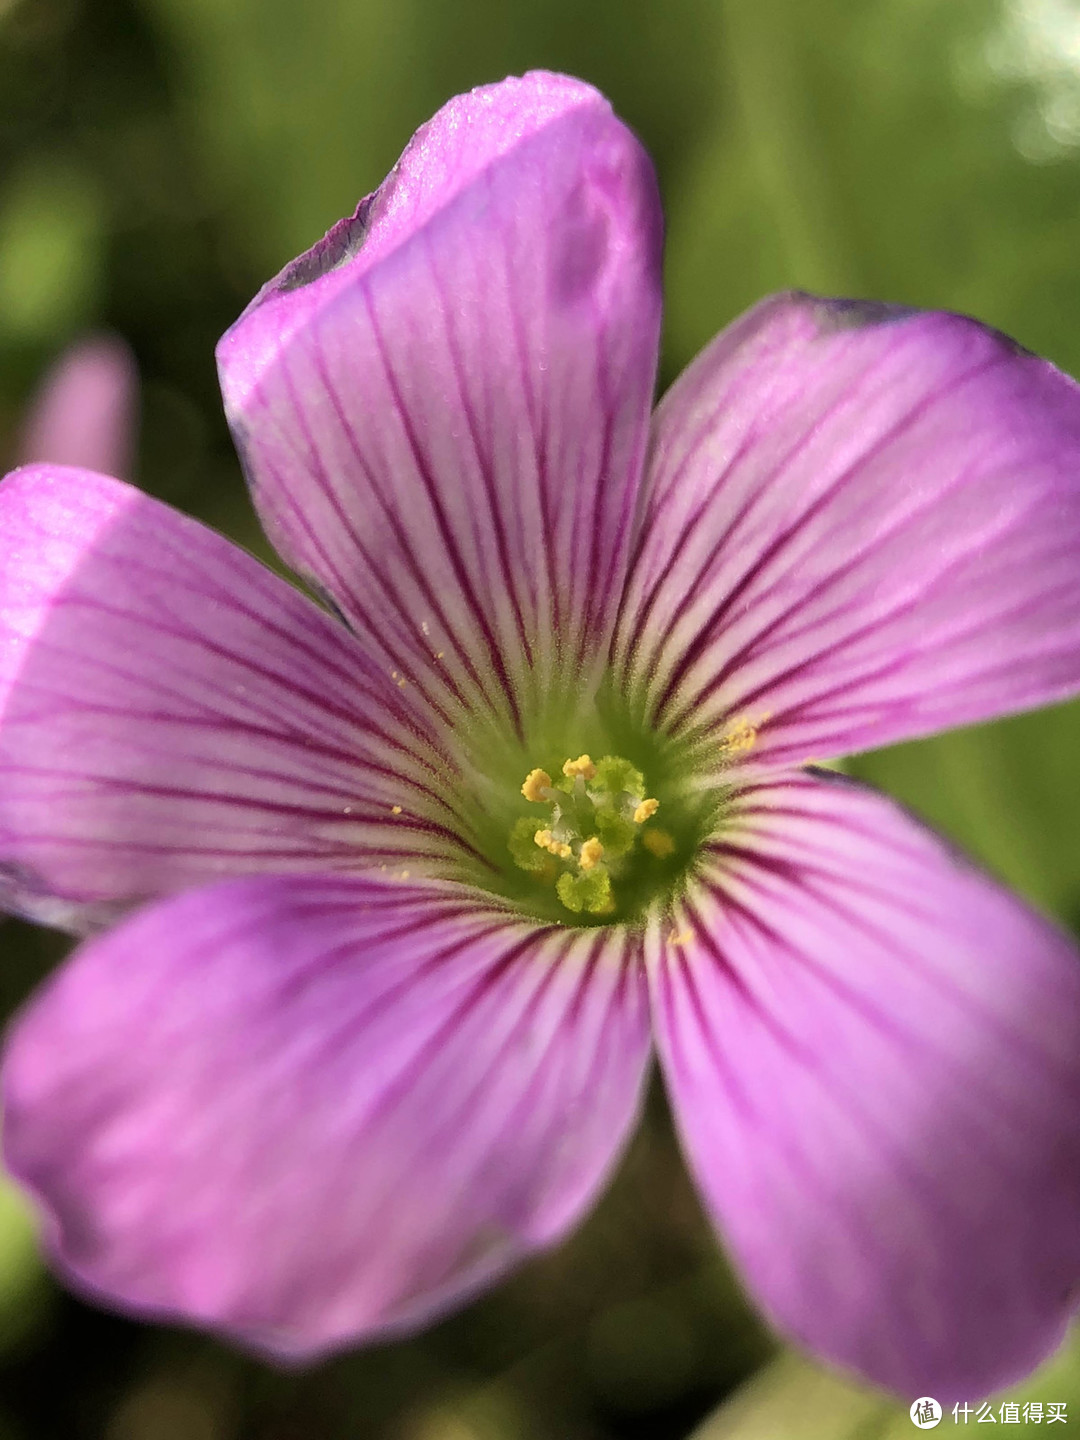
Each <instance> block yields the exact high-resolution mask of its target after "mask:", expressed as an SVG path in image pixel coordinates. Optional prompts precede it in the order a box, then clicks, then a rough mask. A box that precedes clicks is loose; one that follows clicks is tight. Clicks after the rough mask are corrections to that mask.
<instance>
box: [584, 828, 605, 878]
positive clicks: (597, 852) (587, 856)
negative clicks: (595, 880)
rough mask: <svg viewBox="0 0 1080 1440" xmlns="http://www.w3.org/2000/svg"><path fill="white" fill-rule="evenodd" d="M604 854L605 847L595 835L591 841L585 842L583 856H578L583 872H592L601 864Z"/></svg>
mask: <svg viewBox="0 0 1080 1440" xmlns="http://www.w3.org/2000/svg"><path fill="white" fill-rule="evenodd" d="M603 853H604V847H603V845H601V843H600V841H599V840H598V839H597V838H596V836H595V835H594V836H593V837H592V838H591V839H590V840H586V841H584V842H583V844H582V846H581V854H580V855H579V856H578V864H579V865H580V866H581V868H582V869H583V870H592V869H593V867H594V866H596V865H598V864H599V863H600V857H601V855H603Z"/></svg>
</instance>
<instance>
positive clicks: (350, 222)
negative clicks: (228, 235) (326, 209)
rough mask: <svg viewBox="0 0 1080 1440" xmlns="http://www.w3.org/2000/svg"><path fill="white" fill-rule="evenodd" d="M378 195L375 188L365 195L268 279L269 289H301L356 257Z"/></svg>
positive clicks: (369, 224)
mask: <svg viewBox="0 0 1080 1440" xmlns="http://www.w3.org/2000/svg"><path fill="white" fill-rule="evenodd" d="M377 194H378V191H376V192H374V194H371V195H368V196H365V198H364V199H363V200H361V201H360V204H359V205H358V206H357V207H356V213H355V215H347V216H346V217H345V219H344V220H339V221H338V223H337V224H336V225H335V226H333V227H332V228H331V229H330V230H328V231H327V232H326V234H325V235H324V236H323V238H322V239H321V240H320V241H319V243H318V244H317V245H313V246H312V247H311V249H310V250H308V251H306V252H305V253H304V254H303V255H301V256H299V257H298V258H297V259H296V260H293V261H291V262H290V263H289V264H288V265H286V266H285V269H284V270H282V272H281V273H280V275H278V276H277V277H276V278H275V279H274V280H272V281H271V282H270V287H269V288H271V289H273V290H274V291H276V292H278V293H279V294H280V293H287V292H288V291H290V290H300V289H302V288H303V287H304V286H305V285H310V284H312V282H313V281H315V280H321V279H322V277H323V276H324V275H329V273H330V272H331V270H337V269H339V268H340V266H342V265H345V264H347V263H348V262H349V261H350V260H353V259H355V257H356V256H357V255H358V254H359V253H360V250H361V248H362V246H363V244H364V241H365V240H366V239H367V234H368V230H369V229H370V226H371V211H372V207H373V205H374V201H375V197H376V195H377Z"/></svg>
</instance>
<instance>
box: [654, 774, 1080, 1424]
mask: <svg viewBox="0 0 1080 1440" xmlns="http://www.w3.org/2000/svg"><path fill="white" fill-rule="evenodd" d="M673 930H674V931H675V933H676V938H677V941H678V942H679V943H674V942H673V940H672V935H671V933H670V932H669V933H668V934H666V935H662V934H661V933H660V932H659V931H656V932H654V934H653V935H652V937H651V940H650V943H649V956H648V963H649V965H650V969H651V975H652V983H653V998H654V1025H655V1027H656V1032H657V1044H658V1047H659V1050H660V1054H661V1059H662V1063H663V1067H664V1072H665V1074H666V1077H667V1081H668V1085H669V1087H670V1090H671V1093H672V1097H673V1101H674V1106H675V1110H676V1112H677V1118H678V1124H679V1128H680V1130H681V1133H682V1136H683V1140H684V1143H685V1145H686V1148H687V1152H688V1154H689V1157H690V1162H691V1165H692V1167H693V1169H694V1171H695V1173H696V1175H697V1178H698V1181H699V1183H700V1185H701V1187H702V1190H703V1192H704V1194H705V1197H706V1199H707V1201H708V1204H709V1206H710V1208H711V1210H712V1212H713V1214H714V1216H715V1217H716V1221H717V1224H718V1225H719V1226H720V1228H721V1229H722V1231H723V1233H724V1235H725V1236H726V1238H727V1240H728V1242H729V1243H730V1246H731V1249H732V1252H733V1254H734V1256H735V1258H736V1260H737V1261H738V1263H739V1265H740V1266H741V1268H742V1272H743V1274H744V1275H745V1277H746V1281H747V1283H748V1285H749V1287H750V1289H751V1290H752V1291H753V1293H754V1294H755V1295H756V1296H757V1298H758V1299H759V1300H760V1302H761V1304H762V1306H763V1307H764V1309H765V1311H766V1313H767V1314H768V1315H769V1317H770V1318H771V1319H772V1321H773V1322H774V1323H775V1324H776V1326H777V1327H778V1329H780V1330H781V1331H782V1332H783V1333H784V1334H786V1335H788V1336H790V1337H791V1338H792V1339H793V1340H795V1341H796V1342H798V1343H799V1344H801V1345H804V1346H806V1347H807V1348H808V1349H809V1350H811V1351H814V1352H815V1353H817V1354H819V1355H821V1356H824V1357H826V1358H827V1359H830V1360H833V1361H835V1362H837V1363H839V1364H841V1365H844V1366H847V1367H850V1368H851V1369H853V1370H856V1371H858V1372H859V1373H861V1374H862V1375H864V1376H866V1377H868V1378H869V1379H870V1380H872V1381H875V1382H877V1383H879V1384H881V1385H885V1386H887V1387H889V1388H891V1389H893V1390H895V1391H898V1392H899V1393H901V1394H903V1395H906V1396H909V1397H910V1396H916V1395H934V1396H936V1397H937V1399H939V1400H942V1401H944V1400H945V1399H946V1398H948V1399H949V1400H950V1402H951V1401H952V1400H955V1399H963V1398H968V1399H971V1398H973V1397H975V1396H977V1395H983V1394H985V1393H986V1392H987V1391H989V1390H991V1389H994V1388H996V1387H998V1386H1000V1385H1003V1384H1005V1383H1006V1382H1008V1381H1011V1380H1013V1379H1015V1378H1017V1377H1018V1376H1020V1375H1022V1374H1023V1373H1025V1372H1026V1371H1027V1370H1029V1369H1030V1368H1031V1367H1032V1366H1034V1365H1035V1363H1036V1362H1037V1361H1038V1360H1040V1359H1041V1358H1042V1357H1043V1356H1045V1355H1046V1354H1048V1353H1049V1351H1050V1350H1051V1349H1052V1348H1053V1347H1054V1346H1055V1345H1056V1344H1057V1343H1058V1341H1059V1340H1060V1339H1061V1336H1062V1334H1063V1331H1064V1329H1065V1325H1066V1322H1067V1321H1068V1319H1069V1317H1070V1315H1071V1314H1072V1312H1073V1310H1074V1308H1075V1304H1076V1297H1077V1282H1078V1281H1080V957H1078V955H1077V952H1076V950H1075V948H1074V947H1073V945H1072V944H1071V943H1070V942H1069V941H1068V940H1067V939H1066V938H1065V937H1064V936H1063V935H1061V934H1060V933H1059V932H1058V931H1057V930H1055V929H1054V928H1053V927H1052V926H1051V925H1050V924H1049V923H1048V922H1046V921H1045V920H1043V919H1042V918H1041V917H1039V916H1037V915H1036V914H1034V913H1033V912H1032V911H1030V910H1028V909H1027V908H1026V907H1025V906H1024V905H1022V904H1021V903H1020V901H1019V900H1017V899H1015V898H1014V897H1012V896H1010V895H1009V894H1008V893H1007V892H1006V891H1004V890H1002V889H1000V888H998V887H997V886H996V885H995V884H993V883H992V882H991V881H989V880H988V879H986V878H985V877H984V876H982V875H981V874H978V873H977V872H975V871H974V870H973V869H971V868H970V867H969V866H968V865H967V864H966V863H965V862H964V861H963V860H962V859H960V858H959V857H956V856H953V855H951V854H950V853H949V852H947V851H946V849H945V848H944V846H943V845H942V844H941V843H940V842H939V841H938V840H937V839H936V837H934V836H933V835H931V834H930V833H929V832H928V831H925V830H923V829H921V828H920V827H918V826H917V825H916V824H915V823H914V822H913V821H912V820H910V819H909V818H908V817H907V816H905V815H904V814H903V813H902V812H900V811H899V810H897V809H896V808H895V807H893V806H892V805H891V804H889V803H888V802H887V801H885V800H884V799H883V798H881V797H879V796H877V795H875V794H874V793H873V792H872V791H867V790H863V789H862V788H861V787H859V786H857V785H855V784H854V783H853V782H851V781H846V780H841V779H840V778H839V777H837V778H834V779H832V780H829V781H828V782H827V783H826V782H825V781H824V777H823V778H822V779H813V778H811V777H809V776H806V777H800V778H798V779H793V780H790V781H787V782H784V783H777V784H774V785H769V786H762V787H759V788H756V789H751V790H749V791H747V792H746V793H744V794H743V795H742V796H741V797H740V798H739V799H738V800H737V801H736V802H735V806H734V811H733V813H732V815H731V818H730V822H729V824H728V826H727V827H726V828H725V830H724V832H723V835H722V837H721V838H720V839H718V840H717V841H715V842H714V843H713V844H712V845H711V847H710V852H709V855H708V868H707V870H706V873H705V875H704V876H703V879H702V883H701V885H700V887H699V888H698V890H697V892H696V893H694V892H693V891H692V892H691V893H690V894H689V895H688V897H687V899H686V901H685V904H684V906H683V909H682V911H681V913H679V914H678V916H677V917H676V919H675V922H674V927H673ZM679 931H682V932H683V933H682V934H681V935H679V934H678V932H679Z"/></svg>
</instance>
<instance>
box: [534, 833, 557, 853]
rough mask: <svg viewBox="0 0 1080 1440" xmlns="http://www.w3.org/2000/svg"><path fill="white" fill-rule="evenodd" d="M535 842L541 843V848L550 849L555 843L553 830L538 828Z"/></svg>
mask: <svg viewBox="0 0 1080 1440" xmlns="http://www.w3.org/2000/svg"><path fill="white" fill-rule="evenodd" d="M533 843H534V844H536V845H539V846H540V849H541V850H550V849H551V847H552V844H553V843H554V842H553V841H552V838H551V831H550V830H537V832H536V834H535V835H534V836H533Z"/></svg>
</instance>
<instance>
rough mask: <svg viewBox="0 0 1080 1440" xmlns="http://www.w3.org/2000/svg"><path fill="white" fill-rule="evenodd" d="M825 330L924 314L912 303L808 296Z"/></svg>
mask: <svg viewBox="0 0 1080 1440" xmlns="http://www.w3.org/2000/svg"><path fill="white" fill-rule="evenodd" d="M805 298H806V300H807V301H808V302H809V304H810V305H811V306H812V307H813V309H814V312H815V314H816V315H817V318H818V323H819V324H820V326H821V329H822V331H824V332H832V331H836V330H863V329H869V328H870V327H871V326H877V325H896V324H899V323H900V321H902V320H909V319H910V318H911V317H912V316H913V315H921V314H925V313H926V312H925V311H921V310H917V309H915V307H914V306H913V305H890V304H888V303H887V302H886V301H884V300H831V299H825V298H823V297H821V296H818V295H807V296H806V297H805Z"/></svg>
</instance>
